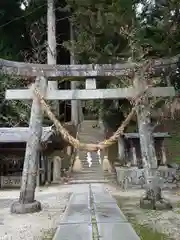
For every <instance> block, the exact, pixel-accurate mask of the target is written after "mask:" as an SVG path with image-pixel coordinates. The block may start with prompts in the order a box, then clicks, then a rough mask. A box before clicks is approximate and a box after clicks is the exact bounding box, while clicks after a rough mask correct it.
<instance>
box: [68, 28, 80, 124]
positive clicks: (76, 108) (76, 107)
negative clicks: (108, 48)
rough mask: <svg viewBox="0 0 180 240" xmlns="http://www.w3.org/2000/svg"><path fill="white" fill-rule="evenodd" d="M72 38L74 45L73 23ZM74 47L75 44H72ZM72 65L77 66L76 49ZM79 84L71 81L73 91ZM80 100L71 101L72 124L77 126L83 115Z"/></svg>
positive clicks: (71, 59) (72, 53) (72, 56)
mask: <svg viewBox="0 0 180 240" xmlns="http://www.w3.org/2000/svg"><path fill="white" fill-rule="evenodd" d="M70 38H71V41H72V43H73V41H74V29H73V25H72V23H70ZM72 46H73V44H72ZM70 63H71V64H76V59H75V53H74V47H73V49H71V56H70ZM78 85H79V83H78V82H77V81H71V89H72V90H73V89H76V88H77V87H78ZM80 106H81V105H80V100H71V122H72V123H73V124H74V125H75V126H77V125H78V124H79V122H80V120H82V119H80V117H79V114H82V112H81V110H80Z"/></svg>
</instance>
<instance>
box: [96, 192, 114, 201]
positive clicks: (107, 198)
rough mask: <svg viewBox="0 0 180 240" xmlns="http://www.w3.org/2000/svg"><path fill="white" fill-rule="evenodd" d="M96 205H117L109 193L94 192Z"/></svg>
mask: <svg viewBox="0 0 180 240" xmlns="http://www.w3.org/2000/svg"><path fill="white" fill-rule="evenodd" d="M93 198H94V202H95V203H116V200H115V199H114V198H113V197H112V196H111V195H110V194H109V193H108V192H93Z"/></svg>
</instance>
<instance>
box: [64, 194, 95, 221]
mask: <svg viewBox="0 0 180 240" xmlns="http://www.w3.org/2000/svg"><path fill="white" fill-rule="evenodd" d="M90 222H91V212H90V198H89V194H88V193H86V192H85V193H84V194H81V193H76V194H73V195H72V197H71V199H70V202H69V204H68V207H67V208H66V211H65V214H64V218H63V219H62V220H61V222H60V224H65V223H90Z"/></svg>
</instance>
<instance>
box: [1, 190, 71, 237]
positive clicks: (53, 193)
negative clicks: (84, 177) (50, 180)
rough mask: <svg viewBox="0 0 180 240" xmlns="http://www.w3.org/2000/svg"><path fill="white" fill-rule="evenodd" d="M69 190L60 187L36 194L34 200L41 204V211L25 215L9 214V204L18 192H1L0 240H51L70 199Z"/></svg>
mask: <svg viewBox="0 0 180 240" xmlns="http://www.w3.org/2000/svg"><path fill="white" fill-rule="evenodd" d="M70 190H71V189H70V188H68V187H67V188H65V187H64V186H62V187H56V188H54V187H52V188H48V189H44V190H42V192H38V193H37V194H36V200H39V201H40V202H41V203H42V207H43V210H42V211H41V212H39V213H33V214H25V215H13V214H11V213H10V204H11V203H12V202H13V201H14V200H15V199H16V198H17V197H18V195H19V191H16V190H15V191H1V192H0V240H5V239H6V240H20V239H24V240H26V239H27V240H40V239H41V240H42V239H44V240H45V239H49V240H50V239H52V236H53V233H54V232H55V229H56V227H57V225H58V222H59V221H60V218H61V217H62V216H63V213H64V211H65V208H66V205H67V203H68V200H69V198H70V195H71V193H70V192H71V191H70Z"/></svg>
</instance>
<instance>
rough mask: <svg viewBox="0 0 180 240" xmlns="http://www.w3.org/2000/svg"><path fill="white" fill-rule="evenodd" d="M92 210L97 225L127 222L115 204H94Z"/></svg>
mask: <svg viewBox="0 0 180 240" xmlns="http://www.w3.org/2000/svg"><path fill="white" fill-rule="evenodd" d="M94 209H95V216H96V221H97V222H99V223H112V222H127V219H126V217H125V216H124V214H123V213H122V211H121V210H120V209H119V207H118V206H117V204H116V203H94Z"/></svg>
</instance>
